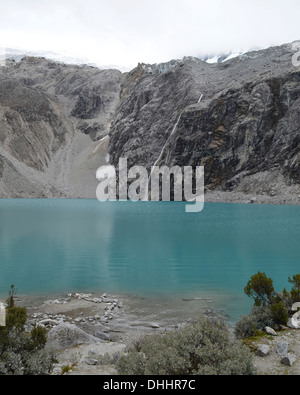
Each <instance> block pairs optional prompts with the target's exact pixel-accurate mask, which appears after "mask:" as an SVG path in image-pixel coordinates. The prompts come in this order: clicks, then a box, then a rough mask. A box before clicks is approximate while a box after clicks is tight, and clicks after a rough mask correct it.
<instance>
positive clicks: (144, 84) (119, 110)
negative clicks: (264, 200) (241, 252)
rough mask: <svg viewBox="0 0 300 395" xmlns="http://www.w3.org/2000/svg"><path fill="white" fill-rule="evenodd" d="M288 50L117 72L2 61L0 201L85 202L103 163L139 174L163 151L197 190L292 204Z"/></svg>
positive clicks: (298, 103) (295, 150) (293, 72)
mask: <svg viewBox="0 0 300 395" xmlns="http://www.w3.org/2000/svg"><path fill="white" fill-rule="evenodd" d="M294 53H295V52H293V49H292V44H286V45H283V46H280V47H271V48H268V49H265V50H262V51H252V52H249V53H246V54H242V55H239V56H237V57H235V58H233V59H229V60H227V61H225V62H221V63H214V64H209V63H207V62H204V61H202V60H200V59H198V58H193V57H186V58H183V59H182V60H173V61H170V62H166V63H162V64H156V65H146V64H142V63H141V64H139V65H138V66H137V67H136V68H134V69H133V70H130V71H129V72H126V73H122V72H120V71H118V70H100V69H98V68H94V67H90V66H77V65H66V64H60V63H57V62H54V61H50V60H47V59H42V58H34V57H25V58H23V59H22V60H20V61H19V62H14V61H8V62H7V64H6V67H2V68H0V197H75V198H76V197H81V198H95V197H96V188H97V180H96V171H97V169H98V168H99V167H100V166H101V165H105V164H107V159H108V154H109V158H110V163H111V164H113V165H117V163H118V160H119V158H120V157H126V158H128V162H129V166H130V165H143V166H145V167H146V168H147V169H149V171H150V169H151V166H152V165H153V164H154V163H155V162H156V161H157V159H158V157H159V155H160V153H161V149H162V147H163V146H164V144H166V142H168V143H167V146H166V150H165V153H164V156H163V157H162V159H161V161H160V164H161V165H162V164H166V165H168V166H173V165H179V166H185V165H191V166H197V165H204V166H205V168H206V188H207V190H210V191H212V192H218V191H219V192H220V193H223V192H236V193H243V194H261V193H266V194H267V195H268V196H270V197H271V196H272V195H273V196H274V195H279V194H280V189H281V188H285V192H286V191H289V194H290V195H291V196H292V197H293V201H295V202H296V203H298V201H299V199H298V196H299V195H300V190H299V181H300V175H299V174H300V170H299V151H300V149H299V135H300V133H299V122H298V123H297V119H298V117H299V109H300V83H299V81H300V70H299V68H295V67H294V66H293V64H292V57H293V55H294ZM9 87H10V88H9ZM12 87H13V89H12ZM200 97H203V98H202V100H201V102H199V98H200ZM22 98H23V99H22ZM21 99H22V100H23V101H22V100H21ZM180 115H181V118H180V122H179V124H178V127H177V129H176V133H174V135H172V136H171V137H170V135H171V132H172V130H173V128H174V125H175V123H176V122H177V120H178V117H179V116H180ZM22 147H23V148H22ZM21 173H22V174H21ZM33 173H34V174H33ZM26 174H27V175H28V176H26ZM276 179H277V180H278V185H277V186H276ZM33 180H34V182H33ZM274 180H275V183H274ZM20 185H21V187H20ZM258 185H260V187H258ZM29 186H30V187H29ZM263 190H265V191H263Z"/></svg>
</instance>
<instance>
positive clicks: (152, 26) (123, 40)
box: [0, 0, 300, 67]
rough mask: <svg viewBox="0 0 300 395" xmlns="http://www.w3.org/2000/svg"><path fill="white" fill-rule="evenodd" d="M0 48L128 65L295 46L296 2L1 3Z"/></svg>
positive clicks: (299, 18)
mask: <svg viewBox="0 0 300 395" xmlns="http://www.w3.org/2000/svg"><path fill="white" fill-rule="evenodd" d="M0 5H1V8H0V17H1V21H0V46H1V47H8V48H19V49H26V50H45V51H55V52H61V51H66V52H68V53H69V54H70V55H73V56H78V57H83V58H87V59H88V60H89V61H90V62H94V63H97V64H103V65H107V64H111V65H118V66H128V67H135V66H136V65H137V63H138V62H144V63H159V62H164V61H169V60H171V59H180V58H182V57H183V56H201V55H203V54H206V53H216V52H227V51H240V50H248V49H252V48H264V47H267V46H271V45H278V44H283V43H287V42H292V41H295V40H300V1H299V0H225V1H224V0H0Z"/></svg>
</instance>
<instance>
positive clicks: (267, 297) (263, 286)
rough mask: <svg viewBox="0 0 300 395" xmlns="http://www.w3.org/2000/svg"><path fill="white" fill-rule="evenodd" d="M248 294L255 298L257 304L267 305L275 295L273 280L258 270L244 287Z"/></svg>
mask: <svg viewBox="0 0 300 395" xmlns="http://www.w3.org/2000/svg"><path fill="white" fill-rule="evenodd" d="M244 291H245V293H246V295H248V296H249V297H250V298H252V299H254V302H255V306H266V305H267V304H270V303H271V302H272V297H273V296H274V291H275V290H274V287H273V280H272V279H271V278H268V277H267V276H266V274H265V273H261V272H258V273H257V274H255V275H254V276H252V277H251V279H250V281H249V282H248V284H247V286H246V287H245V289H244Z"/></svg>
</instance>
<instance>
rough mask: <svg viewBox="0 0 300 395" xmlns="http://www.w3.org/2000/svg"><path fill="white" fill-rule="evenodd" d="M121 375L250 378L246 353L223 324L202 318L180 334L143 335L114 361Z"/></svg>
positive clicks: (249, 367)
mask: <svg viewBox="0 0 300 395" xmlns="http://www.w3.org/2000/svg"><path fill="white" fill-rule="evenodd" d="M116 366H117V369H118V373H119V374H121V375H175V376H182V375H252V374H255V369H254V366H253V363H252V359H251V355H250V352H249V350H248V349H247V348H246V347H244V346H242V345H240V344H235V343H233V342H232V341H231V340H230V336H229V332H228V329H227V327H226V326H225V324H224V323H222V322H217V321H210V320H208V319H205V318H202V319H200V320H199V322H198V323H197V324H195V325H191V326H188V327H186V328H184V329H182V330H180V331H174V332H169V333H163V334H157V335H151V336H146V337H144V338H142V339H140V340H139V341H138V342H137V343H135V344H134V345H133V347H131V348H130V349H129V351H128V353H127V354H124V355H122V356H121V357H120V358H119V360H118V362H117V365H116Z"/></svg>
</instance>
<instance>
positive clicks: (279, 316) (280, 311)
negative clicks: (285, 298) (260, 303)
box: [270, 301, 289, 325]
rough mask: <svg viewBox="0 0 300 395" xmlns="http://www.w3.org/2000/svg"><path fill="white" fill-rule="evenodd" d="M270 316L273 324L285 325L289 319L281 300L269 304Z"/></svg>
mask: <svg viewBox="0 0 300 395" xmlns="http://www.w3.org/2000/svg"><path fill="white" fill-rule="evenodd" d="M270 311H271V317H272V319H273V321H274V323H275V324H277V325H286V324H287V322H288V320H289V315H288V310H287V308H286V307H285V305H284V303H283V302H282V301H279V302H278V303H273V304H272V305H271V306H270Z"/></svg>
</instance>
